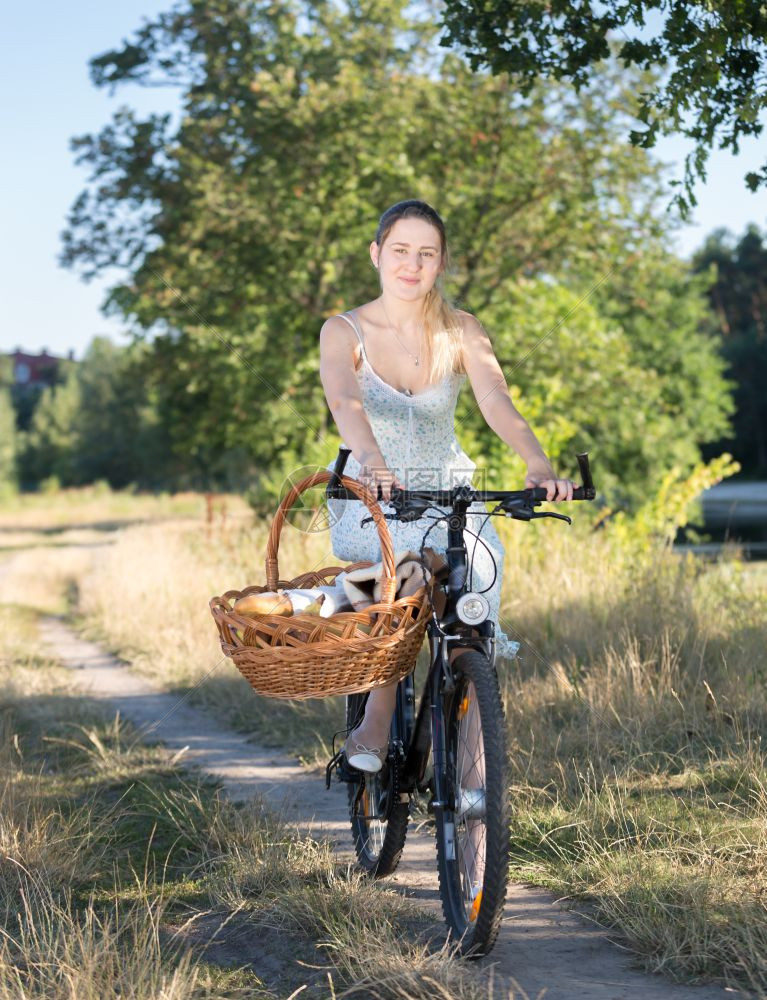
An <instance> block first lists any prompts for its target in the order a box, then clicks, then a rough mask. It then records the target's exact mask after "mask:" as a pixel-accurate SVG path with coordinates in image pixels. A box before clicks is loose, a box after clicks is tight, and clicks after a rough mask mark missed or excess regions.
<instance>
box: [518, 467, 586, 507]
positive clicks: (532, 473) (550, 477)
mask: <svg viewBox="0 0 767 1000" xmlns="http://www.w3.org/2000/svg"><path fill="white" fill-rule="evenodd" d="M536 486H540V487H541V488H542V489H545V490H546V499H547V500H572V498H573V489H574V488H575V487H576V486H577V483H574V482H573V481H572V479H557V476H556V473H555V472H554V470H553V469H552V467H551V466H550V465H528V467H527V475H526V476H525V489H534V488H535V487H536Z"/></svg>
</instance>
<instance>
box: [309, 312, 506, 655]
mask: <svg viewBox="0 0 767 1000" xmlns="http://www.w3.org/2000/svg"><path fill="white" fill-rule="evenodd" d="M340 315H341V316H342V317H343V319H345V320H346V321H347V323H349V324H350V326H351V327H352V329H353V330H354V332H355V333H356V334H357V339H358V340H359V342H360V348H361V351H362V364H361V365H360V367H359V368H358V369H357V378H358V379H359V382H360V389H361V393H362V404H363V407H364V410H365V414H366V416H367V418H368V420H369V422H370V426H371V428H372V430H373V436H374V437H375V439H376V442H377V444H378V447H379V448H380V449H381V452H382V454H383V456H384V459H385V460H386V464H387V466H388V468H389V469H391V471H392V472H393V473H394V474H395V476H396V477H397V479H398V480H399V482H401V483H402V485H403V486H404V487H405V488H406V489H428V490H439V489H450V488H451V487H453V486H458V485H467V486H471V485H472V476H473V473H474V470H475V469H476V467H477V466H476V463H475V462H473V461H472V460H471V459H470V458H469V456H468V455H467V454H466V452H465V451H464V450H463V449H462V448H461V446H460V444H459V443H458V440H457V438H456V436H455V426H454V421H455V406H456V402H457V401H458V394H459V392H460V391H461V387H462V385H463V383H464V382H465V380H466V375H465V374H460V373H457V372H453V373H451V374H448V375H446V376H445V377H444V378H443V379H442V381H441V382H437V383H435V384H434V385H430V386H427V387H426V389H424V390H422V391H421V392H417V393H414V394H411V393H408V392H403V391H401V390H399V389H395V388H394V387H393V386H391V385H389V383H388V382H384V380H383V379H382V378H381V377H380V376H379V375H378V374H377V373H376V372H375V370H374V369H373V367H372V366H371V364H370V362H369V361H368V358H367V353H366V351H365V341H364V338H363V335H362V331H361V330H360V328H359V325H358V323H357V318H356V316H355V315H354V312H352V313H351V314H350V315H347V314H346V313H341V314H340ZM334 465H335V459H334V460H333V461H332V462H330V463H329V464H328V465H327V466H326V468H327V469H332V468H333V466H334ZM359 471H360V465H359V462H358V461H357V460H356V459H355V458H354V455H349V459H348V461H347V463H346V468H345V470H344V475H348V476H350V477H352V478H353V479H356V478H357V477H358V475H359ZM328 506H329V510H330V537H331V543H332V546H333V554H334V555H335V556H336V557H337V558H338V559H340V560H342V561H349V562H356V561H357V560H363V559H364V560H369V561H371V562H378V561H379V560H380V559H381V546H380V543H379V540H378V531H377V529H376V527H375V525H374V524H373V523H372V522H370V523H368V524H366V525H364V526H360V521H361V520H362V519H363V518H364V517H368V516H369V514H370V512H369V511H368V509H367V507H366V506H365V505H364V504H363V503H362V501H361V500H329V501H328ZM384 509H385V505H384ZM443 509H444V508H440V510H443ZM429 515H431V517H433V516H436V515H437V509H436V508H431V509H430V510H429V511H427V513H426V516H425V517H423V518H421V519H419V520H417V521H411V522H409V523H403V522H401V521H387V522H386V523H387V525H388V528H389V531H390V533H391V538H392V544H393V546H394V550H395V552H396V551H400V550H404V549H412V550H414V551H415V552H418V551H419V549H420V547H421V542H422V539H423V536H424V532H425V531H426V529H427V528H429V527H430V526H431V525H432V524H434V522H433V521H432V519H431V517H430V516H429ZM466 529H467V530H466V531H465V532H464V538H465V540H466V551H467V553H468V561H469V576H468V578H467V584H468V586H469V589H470V590H474V591H476V592H480V593H482V592H484V596H485V597H486V598H487V600H488V602H489V604H490V618H491V619H492V620H493V621H494V622H495V623H496V629H495V639H496V642H495V651H496V657H497V658H499V659H500V658H501V657H507V658H513V657H515V656H516V654H517V650H518V649H519V643H518V642H514V641H512V640H510V639H509V637H508V636H507V635H506V633H505V632H504V631H503V630H502V629H501V627H500V623H499V613H498V612H499V604H500V597H501V579H502V576H503V562H504V556H505V549H504V547H503V543H502V542H501V540H500V538H499V537H498V533H497V531H496V530H495V528H494V527H493V523H492V518H489V517H488V516H487V508H486V507H485V505H484V504H481V503H475V504H472V505H471V507H469V510H468V511H467V513H466ZM480 529H481V532H480ZM477 533H479V539H480V540H479V541H477V538H476V535H477ZM483 542H484V543H485V544H484V545H483V544H482V543H483ZM426 545H428V546H431V547H432V548H433V549H434V550H435V551H437V552H441V553H442V554H443V555H444V553H445V549H446V548H447V526H446V524H445V523H444V522H439V523H437V524H436V525H434V527H432V529H431V531H430V532H429V536H428V538H427V540H426ZM488 549H489V550H490V551H488ZM494 576H495V582H493V577H494Z"/></svg>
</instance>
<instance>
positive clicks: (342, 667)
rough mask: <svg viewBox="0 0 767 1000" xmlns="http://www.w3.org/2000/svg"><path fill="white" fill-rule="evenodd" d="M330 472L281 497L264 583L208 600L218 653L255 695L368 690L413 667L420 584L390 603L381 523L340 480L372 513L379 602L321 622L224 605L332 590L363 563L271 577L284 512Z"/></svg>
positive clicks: (351, 485) (424, 616)
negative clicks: (299, 590)
mask: <svg viewBox="0 0 767 1000" xmlns="http://www.w3.org/2000/svg"><path fill="white" fill-rule="evenodd" d="M330 477H331V473H330V472H328V471H325V470H323V471H319V472H315V473H314V474H313V475H311V476H307V477H306V479H302V480H301V482H300V483H298V484H296V485H295V486H294V487H293V488H292V489H291V490H290V492H289V493H287V494H286V495H285V497H284V498H283V500H282V501H281V503H280V505H279V507H278V508H277V513H276V514H275V516H274V520H273V521H272V526H271V529H270V532H269V540H268V542H267V549H266V584H265V585H264V586H263V587H262V586H251V587H246V588H245V590H228V591H227V592H226V593H225V594H223V595H222V596H221V597H214V598H212V599H211V601H210V610H211V613H212V615H213V618H214V620H215V622H216V626H217V628H218V632H219V636H220V638H221V648H222V649H223V651H224V653H226V655H227V656H230V657H231V658H232V659H233V660H234V662H235V664H236V665H237V668H238V669H239V671H240V673H241V674H242V675H243V677H245V679H246V680H247V681H248V682H249V683H250V684H251V685H252V687H253V688H254V690H256V691H257V692H258V693H259V694H261V695H265V696H267V697H269V698H293V699H303V698H324V697H327V696H328V695H334V694H350V693H352V692H359V691H370V690H372V689H373V688H377V687H382V686H383V685H385V684H389V683H390V682H391V681H398V680H401V679H402V678H403V677H404V676H405V675H406V674H408V673H410V671H411V670H413V668H414V667H415V661H416V657H417V656H418V651H419V649H420V648H421V644H422V642H423V636H424V632H425V630H426V623H427V621H428V619H429V616H430V608H429V601H428V594H427V588H426V586H423V587H421V588H419V590H417V591H416V593H415V594H412V595H411V596H409V597H403V598H401V599H400V600H394V594H395V589H396V578H395V567H394V550H393V547H392V542H391V536H390V534H389V529H388V527H387V524H386V521H385V519H384V517H383V514H382V513H381V508H380V507H379V506H378V503H377V501H376V500H375V498H374V497H373V494H372V493H371V492H370V491H369V490H367V489H366V488H365V487H364V486H363V485H362V484H361V483H359V482H357V480H355V479H350V478H349V477H347V476H342V477H341V482H342V483H343V485H344V486H345V487H346V489H347V490H349V491H350V492H352V493H354V494H355V495H356V496H357V497H359V499H360V500H362V501H363V503H365V504H366V506H367V508H368V510H369V511H370V513H371V514H372V516H373V520H374V522H375V525H376V528H377V529H378V537H379V540H380V543H381V556H382V564H383V568H382V578H381V601H380V602H379V603H378V604H371V605H370V606H369V607H367V608H365V609H364V610H363V611H341V612H338V613H336V614H334V615H331V616H330V617H329V618H320V617H318V616H317V615H307V614H296V615H292V616H289V617H285V616H283V615H259V616H257V617H253V618H251V617H245V616H243V615H240V614H236V613H235V612H234V611H233V610H232V605H233V604H234V602H235V601H237V600H238V599H239V598H240V597H243V596H245V595H246V594H259V593H262V592H263V591H267V590H277V589H278V587H279V588H283V589H287V588H290V587H319V586H326V585H332V584H333V581H334V580H335V578H336V576H337V575H338V574H339V573H340V572H342V571H343V570H345V569H346V570H349V569H357V568H360V567H363V566H370V565H372V563H370V562H357V563H353V564H351V565H350V566H329V567H326V568H325V569H320V570H316V571H312V572H309V573H302V574H301V575H300V576H297V577H296V578H295V579H293V580H281V579H279V567H278V563H277V551H278V547H279V541H280V533H281V531H282V526H283V524H284V522H285V515H286V512H287V511H288V510H290V508H291V507H292V506H293V504H294V503H295V502H296V499H297V498H298V497H299V496H300V495H301V493H303V492H304V491H306V490H308V489H311V488H312V487H313V486H317V485H320V484H322V483H327V482H328V481H329V480H330Z"/></svg>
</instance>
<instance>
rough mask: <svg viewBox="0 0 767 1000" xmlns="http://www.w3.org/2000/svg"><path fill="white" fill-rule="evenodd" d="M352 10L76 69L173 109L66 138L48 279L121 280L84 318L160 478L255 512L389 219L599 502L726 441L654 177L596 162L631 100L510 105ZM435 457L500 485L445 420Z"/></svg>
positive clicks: (307, 409)
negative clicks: (579, 454)
mask: <svg viewBox="0 0 767 1000" xmlns="http://www.w3.org/2000/svg"><path fill="white" fill-rule="evenodd" d="M363 7H364V13H365V16H364V17H362V16H360V11H359V9H358V7H357V6H356V5H326V4H315V3H313V2H310V0H292V2H287V0H283V2H275V3H272V4H270V5H268V6H264V5H262V4H259V3H256V2H253V0H246V2H241V0H213V2H207V3H204V4H203V3H201V2H197V0H194V2H190V3H180V4H178V5H177V6H176V7H175V8H174V10H173V12H172V13H169V14H165V15H161V16H160V17H158V18H157V19H155V20H154V21H150V22H148V23H146V24H145V26H144V27H143V28H142V29H141V30H140V31H139V32H138V33H137V36H136V38H135V39H134V40H132V41H130V42H126V43H125V44H124V45H123V46H122V47H120V48H117V49H115V50H114V51H111V52H106V53H104V54H103V55H101V56H99V57H98V58H96V59H94V60H93V61H92V64H91V68H92V74H93V79H94V82H95V83H96V84H97V85H100V86H105V85H109V86H116V85H119V84H120V83H122V82H128V81H132V82H139V83H142V82H144V83H147V84H149V83H152V84H154V83H157V82H158V81H164V82H168V83H175V84H178V85H180V86H181V87H182V89H183V117H182V119H181V122H180V124H179V126H178V128H177V130H176V131H175V132H173V131H171V125H170V119H169V118H162V117H159V116H154V117H150V118H148V119H147V120H146V121H139V120H138V119H137V118H136V117H135V116H134V115H133V114H132V113H131V112H130V111H127V110H125V109H123V110H121V111H120V112H119V113H118V114H117V115H116V116H115V118H114V119H113V121H112V123H111V124H109V125H108V126H107V127H106V128H105V129H103V130H102V132H101V133H100V134H98V135H90V136H89V135H86V136H81V137H79V138H77V139H75V140H74V141H73V148H74V150H75V151H76V152H77V154H78V162H80V163H84V164H86V165H88V166H89V167H90V169H91V178H90V182H89V187H88V189H87V190H86V191H85V192H83V194H82V195H81V197H80V198H79V199H78V200H77V202H76V203H75V205H74V206H73V208H72V211H71V214H70V219H69V227H68V230H67V232H66V233H65V238H64V251H63V254H62V260H63V262H64V263H65V264H67V265H69V266H72V267H78V268H80V269H81V270H82V271H83V272H84V273H85V274H95V273H98V272H100V271H101V270H103V269H104V268H106V267H107V266H110V265H113V264H123V265H125V266H126V268H128V270H129V273H130V277H129V279H128V280H127V281H126V282H125V283H124V284H121V285H118V286H116V287H114V288H113V289H112V291H111V293H110V295H109V297H108V300H107V303H106V306H107V308H108V309H109V310H111V311H113V312H117V313H120V314H122V315H124V316H131V317H132V319H133V321H134V323H135V327H136V330H137V331H139V332H138V333H137V336H140V337H142V338H145V341H146V344H145V347H146V350H145V353H144V354H143V369H142V371H143V374H144V378H143V383H144V385H145V386H146V387H147V392H148V393H149V394H150V398H151V404H152V412H153V414H154V416H155V419H156V421H157V424H158V426H159V427H162V428H164V429H165V431H166V434H167V439H166V443H167V451H168V453H169V454H170V453H172V454H173V455H175V456H176V458H177V461H179V462H180V463H183V465H184V467H185V468H186V469H188V470H189V473H188V475H189V476H190V479H191V481H193V482H194V483H196V484H199V485H206V486H207V485H222V486H225V487H228V488H234V489H244V488H245V487H246V486H251V487H252V491H251V495H252V498H253V500H254V502H255V503H257V504H258V503H261V502H268V501H270V500H272V499H273V498H274V496H275V491H277V490H278V489H279V484H281V483H282V481H283V480H284V478H285V475H286V474H287V472H289V471H290V469H291V468H293V467H295V466H296V465H302V464H311V462H312V461H314V457H315V454H316V453H318V452H322V454H323V455H324V454H325V442H326V441H327V440H328V438H329V435H330V434H331V433H332V420H331V418H330V413H329V411H328V408H327V406H326V402H325V399H324V394H323V391H322V386H321V383H320V379H319V374H318V367H319V357H318V336H317V335H318V332H319V329H320V327H321V325H322V321H323V320H324V318H325V317H326V316H328V315H330V314H332V313H334V312H337V311H339V310H341V309H343V308H345V307H346V306H348V305H349V304H350V303H355V302H359V301H364V300H365V299H368V298H371V297H373V296H374V295H375V294H377V285H376V282H375V278H374V276H373V274H372V269H371V268H370V266H369V262H368V259H367V255H366V253H365V248H366V245H367V243H368V242H369V240H370V239H371V238H372V236H373V233H374V226H375V222H376V220H377V218H378V216H379V215H380V212H381V211H382V210H383V208H385V207H386V206H387V205H389V204H391V203H392V202H394V201H397V200H399V199H401V198H402V197H409V196H415V197H422V198H424V199H426V200H428V201H430V202H432V203H433V204H435V205H437V207H438V208H439V210H440V211H441V213H442V214H443V216H444V217H445V219H446V221H447V224H448V229H449V232H450V236H451V250H452V253H453V257H454V273H453V275H452V283H450V284H449V285H448V292H449V293H450V294H451V296H452V297H453V299H454V300H455V301H456V303H457V304H458V305H459V306H461V307H464V308H467V309H469V310H470V311H472V312H476V313H477V315H478V316H480V318H481V319H482V320H483V322H484V323H485V325H486V326H487V328H488V331H489V333H490V335H491V337H492V338H493V340H494V341H495V344H496V348H497V350H498V353H499V355H500V356H501V358H502V362H503V363H504V365H505V366H506V371H507V374H508V376H509V380H510V381H511V382H512V384H513V389H514V392H515V397H516V400H517V402H518V404H519V406H520V409H521V411H522V412H523V414H524V415H525V416H526V417H527V418H529V419H530V420H531V421H532V422H533V424H534V425H535V427H536V430H537V431H538V432H539V434H540V435H541V437H542V439H543V441H544V445H545V447H547V449H548V450H549V451H550V452H551V453H552V455H553V457H554V458H555V459H557V458H559V457H560V456H565V455H566V456H567V458H568V460H570V459H571V455H572V451H573V450H574V449H575V448H576V447H589V448H591V450H592V453H593V454H594V457H595V459H597V461H598V462H599V468H600V471H601V473H602V475H603V481H604V483H605V484H607V485H610V486H612V487H613V488H614V489H615V490H617V489H618V487H619V486H620V488H621V489H622V491H623V499H624V500H625V502H632V500H636V498H637V497H638V495H639V492H640V489H646V487H647V485H648V482H650V483H651V482H653V481H654V482H659V481H660V478H661V476H662V474H663V472H664V471H665V469H666V468H668V467H670V466H671V465H679V466H680V467H687V468H692V466H693V465H694V463H695V462H696V461H697V460H698V458H699V445H700V444H701V442H705V441H709V440H712V439H715V438H716V437H718V436H719V435H720V434H721V433H722V430H723V428H724V427H725V426H726V420H725V414H726V412H727V405H726V387H725V385H724V383H723V381H722V379H721V375H720V370H719V368H718V367H717V364H716V362H715V358H714V353H713V349H712V348H709V346H708V345H707V344H706V343H704V340H703V339H702V338H701V337H700V336H699V334H698V332H697V327H698V324H699V321H700V318H701V315H702V313H703V312H704V311H705V302H704V301H703V299H702V298H701V297H700V295H699V292H698V291H697V289H696V287H693V285H690V284H689V283H688V281H687V279H686V277H685V275H684V274H683V271H682V269H681V268H680V266H679V265H678V264H676V263H675V262H674V261H673V259H672V258H670V257H669V255H668V253H665V252H663V250H662V246H663V241H664V239H665V237H666V235H667V233H668V228H669V227H670V225H671V223H670V222H669V221H668V220H667V219H666V218H664V217H663V216H662V214H661V213H660V212H659V211H658V208H657V201H658V198H659V197H660V195H661V193H662V191H663V186H662V181H661V176H662V169H661V168H660V167H659V166H658V165H656V164H653V163H651V162H650V161H649V159H648V157H647V155H646V154H645V153H644V151H643V150H640V149H633V148H631V147H627V146H626V145H625V144H624V143H622V142H621V141H620V132H621V128H622V127H623V126H622V118H623V116H624V115H625V113H626V112H627V110H630V109H631V108H632V107H634V106H635V101H636V98H635V93H636V91H637V89H638V88H639V87H640V85H641V83H642V80H643V79H644V77H643V75H642V74H641V73H639V72H638V71H637V70H636V69H631V70H630V71H626V70H623V69H618V68H617V66H615V65H606V66H605V68H604V72H603V73H602V74H601V76H600V80H599V81H598V84H596V85H595V86H594V87H592V88H588V87H586V88H582V90H581V92H580V93H577V94H576V93H573V91H572V88H571V87H569V86H568V85H561V86H560V85H558V84H556V83H552V82H546V83H542V84H540V85H536V86H534V87H532V88H531V89H530V90H529V92H528V93H527V95H526V97H525V99H520V95H519V90H518V87H517V84H516V82H515V81H514V80H512V79H511V78H510V77H509V76H506V75H505V74H500V75H496V76H493V75H491V74H489V73H474V72H472V71H471V70H470V69H469V67H468V66H467V65H466V63H465V62H464V61H463V60H461V59H460V58H458V57H457V56H456V55H455V54H451V53H446V54H444V55H442V54H440V53H439V50H438V49H435V45H434V43H435V41H436V39H437V35H438V26H437V25H436V24H435V23H433V22H432V21H429V20H428V19H425V20H424V19H421V20H420V21H419V20H414V19H412V18H411V17H410V16H409V15H408V14H407V13H406V7H407V5H406V4H405V2H404V0H381V2H377V3H375V4H373V3H365V4H364V5H363ZM382 150H384V151H387V152H386V154H385V155H382ZM637 257H639V258H640V259H641V267H638V268H637V269H636V274H634V273H632V265H633V262H634V261H635V259H636V258H637ZM594 276H598V282H597V284H599V283H600V282H601V284H602V285H603V286H604V289H605V292H604V294H602V295H601V297H600V296H597V295H596V294H593V295H592V285H593V278H594ZM624 283H625V285H626V287H628V288H629V289H630V290H631V293H632V295H633V297H632V296H631V295H629V294H628V292H626V291H625V289H624ZM607 289H609V291H610V294H609V295H608V294H607V291H606V290H607ZM640 298H641V301H642V302H643V303H644V305H643V306H638V305H637V301H638V300H639V299H640ZM643 309H644V312H643ZM541 337H544V340H545V343H544V345H543V346H542V347H540V348H539V347H538V346H537V345H538V344H539V341H540V340H541ZM684 343H687V344H691V345H693V349H691V350H688V351H687V352H686V353H685V350H684V349H683V344H684ZM527 355H529V360H528V361H525V363H524V364H521V365H520V359H521V358H523V357H525V356H527ZM94 364H95V361H94ZM110 391H111V390H110ZM91 394H92V395H93V396H94V398H95V397H96V396H97V393H95V390H93V389H92V390H91ZM466 395H467V396H468V393H467V394H466ZM459 433H460V436H461V439H462V441H463V442H464V446H465V447H466V449H467V451H469V453H470V454H471V455H472V456H483V459H482V460H483V462H484V463H485V464H487V465H489V464H493V467H494V468H495V469H497V470H498V474H499V475H502V477H503V478H504V479H505V478H506V476H512V475H513V476H514V478H516V479H519V477H520V476H521V473H522V471H523V470H522V469H521V463H519V462H518V461H517V460H516V458H515V457H514V456H510V455H509V454H508V451H507V449H505V447H504V446H503V445H502V444H501V442H499V441H498V439H497V438H496V437H495V435H494V434H493V433H492V432H491V431H490V430H489V428H488V427H487V426H486V425H485V424H484V421H482V420H481V418H480V416H479V414H478V413H477V412H476V410H472V407H471V405H470V403H469V402H468V401H467V400H465V401H464V402H462V404H461V410H460V411H459ZM328 460H329V459H328ZM322 464H325V462H324V460H323V463H322ZM573 472H574V470H573ZM89 474H96V472H95V471H94V472H93V473H89ZM99 474H102V473H99ZM126 474H127V473H126ZM648 476H649V480H648Z"/></svg>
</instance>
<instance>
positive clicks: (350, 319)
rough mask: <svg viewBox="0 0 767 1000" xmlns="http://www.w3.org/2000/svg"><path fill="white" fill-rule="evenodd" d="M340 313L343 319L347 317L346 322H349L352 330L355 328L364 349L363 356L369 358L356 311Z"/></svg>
mask: <svg viewBox="0 0 767 1000" xmlns="http://www.w3.org/2000/svg"><path fill="white" fill-rule="evenodd" d="M338 315H339V316H340V317H341V319H345V320H346V322H347V323H348V324H349V326H350V327H351V328H352V330H354V332H355V333H356V334H357V340H359V342H360V348H361V349H362V357H363V358H367V354H366V353H365V341H364V339H363V336H362V330H360V328H359V323H358V322H357V317H356V316H355V315H354V311H353V310H352V312H351V313H339V314H338Z"/></svg>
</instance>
